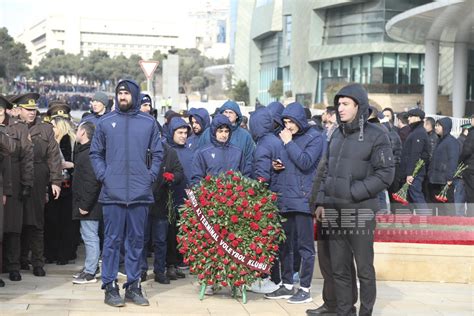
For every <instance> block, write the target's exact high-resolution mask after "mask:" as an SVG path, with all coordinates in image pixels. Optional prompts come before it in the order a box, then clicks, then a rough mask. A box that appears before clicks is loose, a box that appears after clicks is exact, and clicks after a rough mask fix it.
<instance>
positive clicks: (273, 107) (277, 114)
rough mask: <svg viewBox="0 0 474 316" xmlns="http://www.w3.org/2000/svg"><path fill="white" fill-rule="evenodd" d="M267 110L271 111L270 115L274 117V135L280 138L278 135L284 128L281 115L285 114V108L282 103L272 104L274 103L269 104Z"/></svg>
mask: <svg viewBox="0 0 474 316" xmlns="http://www.w3.org/2000/svg"><path fill="white" fill-rule="evenodd" d="M267 108H268V109H269V110H270V113H271V114H272V117H273V122H274V126H273V130H274V133H275V135H277V136H278V134H279V133H280V132H281V131H282V130H283V128H284V126H283V125H282V122H281V113H283V110H284V109H285V107H284V106H283V104H281V103H280V102H272V103H270V104H268V106H267Z"/></svg>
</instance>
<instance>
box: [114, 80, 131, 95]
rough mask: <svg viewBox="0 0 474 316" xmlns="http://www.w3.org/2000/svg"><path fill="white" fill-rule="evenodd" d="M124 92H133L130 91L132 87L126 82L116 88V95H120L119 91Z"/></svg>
mask: <svg viewBox="0 0 474 316" xmlns="http://www.w3.org/2000/svg"><path fill="white" fill-rule="evenodd" d="M124 90H125V91H128V92H130V93H132V90H131V89H130V87H129V86H128V83H127V82H126V81H122V82H120V84H119V85H118V86H117V88H115V94H118V93H119V91H124Z"/></svg>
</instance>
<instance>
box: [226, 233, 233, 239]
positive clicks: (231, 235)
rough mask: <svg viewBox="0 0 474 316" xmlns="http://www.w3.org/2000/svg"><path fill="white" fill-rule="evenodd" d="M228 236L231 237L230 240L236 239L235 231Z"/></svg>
mask: <svg viewBox="0 0 474 316" xmlns="http://www.w3.org/2000/svg"><path fill="white" fill-rule="evenodd" d="M227 238H229V240H234V239H235V235H234V233H230V234H229V236H228V237H227Z"/></svg>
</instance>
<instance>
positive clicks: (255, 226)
mask: <svg viewBox="0 0 474 316" xmlns="http://www.w3.org/2000/svg"><path fill="white" fill-rule="evenodd" d="M250 228H252V230H259V229H260V227H259V226H258V224H257V223H255V222H251V223H250Z"/></svg>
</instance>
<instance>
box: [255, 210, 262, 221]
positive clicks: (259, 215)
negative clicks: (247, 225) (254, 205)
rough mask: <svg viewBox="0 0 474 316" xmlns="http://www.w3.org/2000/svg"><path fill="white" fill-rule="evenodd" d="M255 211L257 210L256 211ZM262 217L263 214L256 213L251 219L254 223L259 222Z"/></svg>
mask: <svg viewBox="0 0 474 316" xmlns="http://www.w3.org/2000/svg"><path fill="white" fill-rule="evenodd" d="M256 211H257V210H256ZM262 215H263V213H262V212H258V211H257V213H255V215H254V216H253V218H254V219H255V220H256V221H259V220H260V219H261V218H262Z"/></svg>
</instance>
